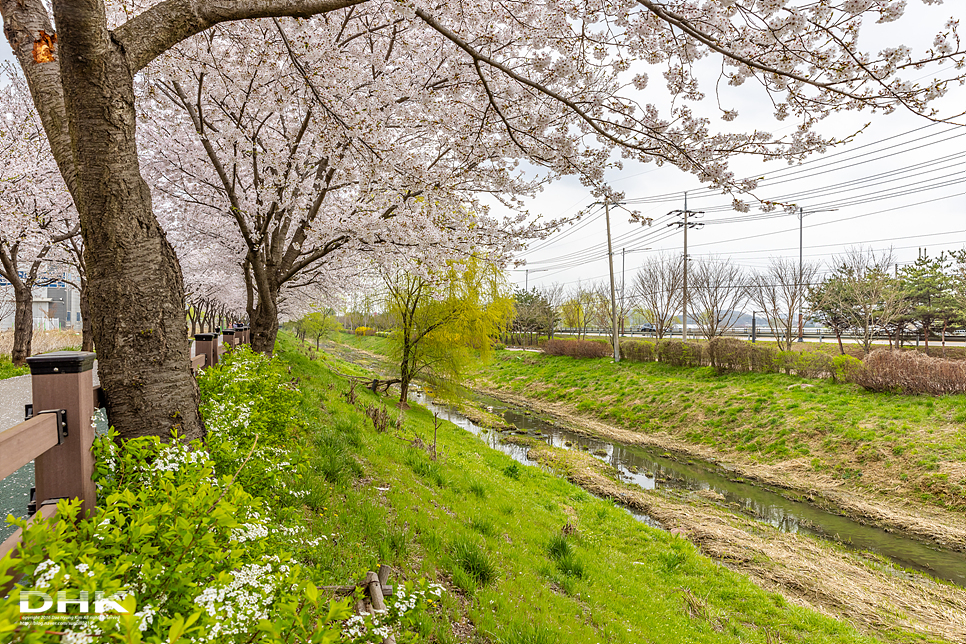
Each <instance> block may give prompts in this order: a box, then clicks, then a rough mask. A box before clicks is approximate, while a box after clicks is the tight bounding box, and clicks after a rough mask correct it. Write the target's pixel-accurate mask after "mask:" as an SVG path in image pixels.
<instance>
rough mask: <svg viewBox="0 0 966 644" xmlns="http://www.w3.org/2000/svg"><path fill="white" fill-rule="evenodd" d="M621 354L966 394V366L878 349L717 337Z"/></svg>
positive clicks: (634, 343) (626, 348) (640, 344)
mask: <svg viewBox="0 0 966 644" xmlns="http://www.w3.org/2000/svg"><path fill="white" fill-rule="evenodd" d="M605 355H606V352H605ZM621 355H622V356H623V358H624V359H625V360H630V361H633V362H663V363H665V364H669V365H672V366H676V367H713V368H714V369H716V370H717V371H719V372H758V373H778V372H784V373H787V374H792V373H794V374H796V375H799V376H801V377H803V378H831V379H832V380H835V381H838V382H851V383H855V384H857V385H860V386H862V387H864V388H865V389H868V390H869V391H891V392H896V393H903V394H927V395H933V396H941V395H945V394H961V393H966V362H963V361H961V360H945V359H942V358H933V357H930V356H927V355H925V354H923V353H920V352H917V351H906V350H903V351H893V350H889V349H877V350H875V351H873V352H872V353H870V354H869V355H868V356H866V357H865V359H864V360H858V359H857V358H854V357H852V356H850V355H836V356H833V355H829V354H827V353H823V352H821V351H814V352H813V351H779V350H778V349H776V348H774V347H771V346H768V345H759V344H752V343H750V342H745V341H744V340H736V339H733V338H715V339H713V340H712V341H711V342H708V343H699V342H684V341H682V340H658V341H656V342H651V341H648V340H625V341H624V342H621Z"/></svg>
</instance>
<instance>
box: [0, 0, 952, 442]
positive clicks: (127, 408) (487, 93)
mask: <svg viewBox="0 0 966 644" xmlns="http://www.w3.org/2000/svg"><path fill="white" fill-rule="evenodd" d="M926 1H928V2H930V3H934V2H933V0H926ZM905 5H906V2H905V0H832V1H831V2H811V1H808V2H806V1H804V0H803V1H798V0H764V1H762V0H702V1H700V2H699V1H697V0H666V1H663V2H662V1H659V0H622V1H618V2H612V1H607V2H604V1H603V0H591V1H590V2H579V3H578V2H570V1H568V0H547V1H545V2H528V3H512V4H507V3H495V4H494V3H488V2H478V1H476V0H467V1H466V2H461V3H437V4H428V3H423V2H422V1H421V0H415V1H411V0H399V1H398V2H394V3H386V2H378V1H374V2H367V1H365V0H236V1H234V2H230V3H227V2H217V1H214V0H209V1H204V0H198V1H195V2H186V1H185V0H165V1H163V2H159V3H157V4H153V5H151V6H150V7H148V8H145V9H143V10H136V11H133V12H132V13H131V14H130V15H129V16H128V15H123V17H122V18H119V19H116V20H114V21H109V20H108V17H107V11H106V9H105V6H104V3H103V1H102V0H90V1H88V2H83V3H80V2H72V1H70V0H53V3H52V12H53V18H54V19H55V21H56V24H57V26H58V28H59V31H58V32H56V33H55V32H54V30H53V27H52V20H51V15H50V13H49V12H48V10H47V7H46V5H45V4H44V2H43V1H42V0H0V12H2V14H3V17H4V23H5V25H4V26H5V29H4V31H5V35H6V36H7V39H8V41H9V42H10V43H11V45H12V47H13V50H14V53H15V55H16V57H17V59H18V61H19V62H20V64H21V66H22V67H23V69H24V71H25V74H26V77H27V80H28V82H29V85H30V89H31V93H32V95H33V98H34V104H35V105H36V107H37V110H38V112H39V113H40V115H41V118H42V121H43V124H44V128H45V130H46V132H47V136H48V139H49V140H50V144H51V149H52V151H53V154H54V156H55V158H56V160H57V163H58V165H59V167H60V170H61V173H62V175H63V177H64V180H65V183H66V184H67V187H68V189H69V190H70V192H71V194H72V195H73V197H74V200H75V203H76V204H77V206H78V210H79V212H80V217H81V222H82V230H83V235H84V243H85V249H86V250H85V252H86V256H85V259H86V263H87V268H88V272H89V276H88V282H89V289H90V301H91V317H92V318H93V325H94V333H95V341H96V344H97V348H98V355H99V359H100V364H101V370H100V373H101V380H102V383H104V385H105V390H106V391H107V403H108V412H109V414H110V415H111V418H112V422H113V423H114V424H115V426H116V427H118V429H119V431H120V432H121V434H122V436H135V435H140V434H161V435H166V434H167V433H168V431H169V429H171V428H172V427H174V426H177V427H178V428H179V429H180V430H181V431H182V432H184V433H185V434H186V435H188V436H191V437H194V436H199V435H202V433H203V428H202V425H201V421H200V417H199V415H198V412H197V386H196V384H195V383H194V381H193V380H192V378H191V374H190V371H189V365H188V342H187V325H186V321H185V317H184V284H183V276H182V274H181V271H180V268H179V266H178V261H177V257H176V254H175V251H174V249H173V247H172V246H171V244H170V243H169V242H168V241H167V239H166V237H165V235H164V232H163V230H162V228H161V226H160V225H159V223H158V220H157V217H156V216H155V213H154V209H153V205H152V197H151V192H150V190H149V189H148V187H147V185H146V183H145V182H144V180H143V178H142V176H141V172H140V163H139V158H138V149H137V143H136V124H137V120H138V118H137V116H138V115H137V112H136V96H135V89H134V78H135V75H136V74H137V73H138V72H140V71H142V70H144V69H145V67H147V66H148V65H149V64H150V63H151V62H152V61H153V60H154V59H156V58H157V57H158V56H160V55H162V54H163V53H164V52H165V51H167V50H168V49H170V48H172V47H173V46H175V45H177V44H178V43H179V42H181V41H183V40H185V39H187V38H190V37H191V36H194V35H196V34H199V33H201V32H203V31H205V30H206V29H208V28H210V27H212V26H214V25H216V24H219V23H222V22H227V21H236V20H248V19H255V18H266V17H271V16H290V17H298V18H308V17H310V16H312V15H315V14H320V15H321V14H324V15H325V17H326V18H327V19H328V20H329V21H331V22H333V23H335V22H343V21H345V19H346V17H347V16H350V15H352V16H357V15H360V14H365V15H368V16H370V21H371V23H372V24H373V25H374V28H375V26H379V25H381V24H383V20H382V17H384V16H386V15H387V14H388V15H392V16H394V19H393V21H396V20H398V21H400V23H399V24H405V25H407V26H408V25H414V29H415V28H418V29H419V31H420V32H421V34H422V36H421V37H420V38H413V39H412V41H411V42H412V43H413V45H412V47H414V49H411V50H406V49H402V48H400V49H396V48H393V50H392V51H390V52H388V58H389V60H403V59H405V58H406V57H415V58H416V60H418V61H421V62H422V63H424V64H426V65H431V64H432V63H433V62H434V61H435V60H438V59H440V58H441V57H459V58H460V60H462V62H463V65H462V68H461V69H462V70H464V71H465V73H467V74H475V76H476V80H475V81H474V82H473V84H472V85H470V84H468V83H467V84H466V85H465V86H464V87H465V88H466V89H467V96H472V97H473V98H474V100H473V101H472V102H469V103H461V102H455V103H452V105H451V106H452V114H453V122H454V124H455V126H457V127H461V126H463V125H464V123H463V121H462V120H461V116H462V115H463V114H464V113H476V114H477V115H479V111H480V110H481V109H482V110H483V111H485V117H486V118H487V119H489V122H491V123H496V124H497V125H501V126H502V128H501V129H500V130H499V132H500V133H501V136H502V137H503V139H504V143H505V144H506V145H509V146H515V147H516V148H518V149H519V150H520V152H521V153H522V154H525V155H526V157H527V158H528V159H530V160H531V162H533V163H537V164H541V165H543V166H545V167H547V168H549V169H551V170H552V171H554V172H558V173H572V174H576V175H579V176H581V177H582V178H583V180H584V181H587V182H589V183H591V184H594V183H597V185H596V190H597V192H598V193H599V194H602V195H606V193H607V192H608V191H607V188H606V186H603V185H601V184H600V183H599V182H600V180H601V179H602V177H603V172H604V168H605V167H606V166H607V163H608V161H609V160H611V158H612V152H614V151H615V150H616V149H618V148H619V149H620V151H621V154H624V155H628V156H632V157H634V158H637V159H640V160H643V161H656V162H661V163H664V162H668V163H673V164H675V165H677V166H679V167H681V168H683V169H684V170H686V171H689V172H694V173H695V174H697V175H698V176H699V177H700V178H701V179H702V180H707V181H712V182H717V183H719V184H727V183H729V182H732V177H731V175H730V173H729V170H728V165H727V162H728V159H729V157H731V156H732V155H734V154H737V153H752V154H760V155H764V156H768V157H775V158H780V157H787V158H798V157H799V156H801V155H803V154H805V153H808V152H810V151H814V150H820V149H822V148H823V147H824V146H825V145H827V144H828V143H829V142H830V140H829V139H828V138H826V137H823V136H821V135H820V134H819V133H817V130H816V129H815V127H816V125H817V124H818V122H819V121H820V120H821V119H822V118H824V117H825V116H827V115H828V114H830V113H832V112H835V111H840V110H843V109H866V108H869V109H873V110H878V111H883V112H887V111H891V110H895V109H898V108H903V109H909V110H912V111H914V112H917V113H921V114H923V115H925V116H927V117H929V118H939V115H938V114H937V113H935V112H933V111H932V109H931V108H930V106H929V102H930V101H931V100H933V99H935V98H939V97H941V96H942V95H943V94H944V93H945V91H946V89H947V87H948V83H949V82H950V81H952V80H956V79H958V78H960V77H961V76H960V75H959V74H960V72H961V70H962V66H963V63H964V58H963V51H962V49H961V46H960V42H959V37H958V33H957V23H956V21H955V20H950V21H949V22H948V23H947V24H946V25H945V26H943V27H942V31H941V33H939V34H938V35H937V37H936V39H935V40H934V42H933V46H932V48H931V49H930V50H929V51H926V52H923V54H922V56H921V57H920V58H913V56H912V52H911V51H910V50H909V48H908V47H906V46H903V45H900V46H896V47H891V48H887V49H884V50H883V51H881V52H879V53H878V54H869V53H867V52H864V51H862V50H861V49H860V47H859V45H858V43H859V37H860V33H861V31H862V30H861V26H862V22H863V20H866V19H870V18H871V19H875V20H880V21H892V20H897V19H899V18H901V17H902V15H903V12H904V10H905ZM363 24H365V23H363ZM391 24H392V23H391ZM391 24H390V26H388V27H382V29H386V28H388V29H390V30H391V29H392V26H391ZM368 33H369V31H368V30H367V31H365V32H361V33H360V36H359V37H360V38H364V37H365V36H366V35H367V34H368ZM706 58H707V59H710V58H718V59H719V60H720V72H719V73H717V78H714V77H712V78H711V79H699V78H698V76H699V75H700V74H699V72H698V69H699V68H698V66H697V65H698V61H701V60H702V59H706ZM376 62H377V60H376V58H375V57H373V60H372V63H373V64H375V63H376ZM339 63H340V61H339V59H338V58H336V59H335V60H327V61H325V64H326V65H328V66H330V67H333V68H334V67H337V66H338V65H339ZM950 63H953V64H955V65H956V66H957V69H958V70H959V71H956V72H953V73H951V74H950V75H949V76H948V77H947V78H946V79H944V80H935V81H930V82H928V83H925V84H919V83H916V82H913V81H912V80H910V78H911V77H920V76H922V74H923V71H922V70H923V66H924V65H926V64H932V65H936V66H940V65H944V66H948V65H949V64H950ZM642 64H645V65H652V66H653V65H660V66H662V67H663V75H664V78H665V81H666V84H667V86H668V90H669V92H670V94H671V97H672V99H673V100H672V102H671V103H670V107H669V108H666V109H665V110H663V111H662V110H660V109H659V108H658V107H657V106H656V105H654V104H652V103H649V102H648V99H647V89H648V85H647V84H648V77H647V74H646V73H645V71H644V70H643V69H642V68H641V65H642ZM713 75H714V74H713ZM440 80H443V79H442V78H441V79H440ZM699 80H705V81H708V80H710V81H711V82H712V83H714V82H717V81H722V82H724V83H728V84H731V85H741V84H742V83H746V82H748V81H753V82H754V83H756V84H758V85H759V86H760V87H761V88H762V89H763V91H764V92H766V93H767V95H768V97H769V98H770V99H771V100H772V102H773V104H774V107H775V114H776V116H777V117H778V118H779V119H788V118H793V119H796V120H797V123H798V126H799V127H798V128H796V130H795V131H794V132H793V133H792V134H791V135H789V136H788V137H786V138H783V139H779V138H776V137H774V136H772V135H771V134H769V133H766V132H762V131H758V130H753V131H751V132H738V133H734V132H718V131H715V130H714V129H713V128H712V126H711V123H710V121H708V120H707V119H705V118H702V117H700V116H698V115H697V114H696V113H695V112H694V111H693V110H692V106H691V105H690V104H689V103H688V101H690V100H696V99H699V98H700V97H701V96H702V84H701V83H699ZM471 89H472V90H474V92H472V93H471V92H469V90H471ZM400 98H401V97H400ZM734 116H735V113H734V110H731V109H729V108H728V107H727V106H724V108H723V117H724V118H725V119H733V118H734ZM463 134H464V135H465V136H467V137H472V136H474V132H473V131H471V130H467V131H465V132H464V133H463ZM413 162H414V164H418V163H419V162H420V160H419V159H414V160H413ZM404 188H405V186H401V187H400V189H404ZM149 296H150V297H149Z"/></svg>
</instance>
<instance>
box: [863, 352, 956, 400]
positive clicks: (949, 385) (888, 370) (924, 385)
mask: <svg viewBox="0 0 966 644" xmlns="http://www.w3.org/2000/svg"><path fill="white" fill-rule="evenodd" d="M855 382H856V383H857V384H859V385H861V386H862V387H865V388H866V389H868V390H869V391H891V392H895V393H903V394H929V395H933V396H942V395H944V394H962V393H966V363H963V362H962V361H959V360H943V359H942V358H931V357H929V356H927V355H924V354H922V353H918V352H914V351H888V350H886V349H878V350H876V351H873V352H872V353H870V354H869V355H867V356H866V357H865V360H863V369H861V370H860V371H859V372H858V373H857V374H856V378H855Z"/></svg>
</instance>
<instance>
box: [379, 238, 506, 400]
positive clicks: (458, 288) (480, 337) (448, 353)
mask: <svg viewBox="0 0 966 644" xmlns="http://www.w3.org/2000/svg"><path fill="white" fill-rule="evenodd" d="M383 280H384V281H385V284H386V312H387V313H389V314H390V315H391V316H392V318H393V322H394V325H393V329H392V332H391V333H390V334H389V339H390V342H391V343H392V353H391V355H392V358H393V360H394V361H395V363H396V364H398V365H399V382H400V389H401V391H400V394H399V405H400V407H405V406H406V399H407V398H408V396H409V384H410V383H411V382H412V381H413V379H414V378H416V377H417V376H423V377H425V378H429V379H431V380H433V381H434V382H435V383H437V384H438V385H452V384H455V383H458V382H460V381H461V380H462V379H463V378H464V376H465V374H466V372H467V370H468V368H469V367H470V366H471V365H473V364H474V362H475V361H476V360H477V359H486V358H487V357H489V355H490V352H491V351H492V344H493V338H495V337H498V336H499V335H500V333H502V332H503V331H504V330H505V329H506V327H507V325H508V324H509V323H510V320H512V319H513V300H512V297H511V296H510V291H509V287H508V286H507V283H506V280H505V278H504V275H503V271H502V270H501V269H500V268H499V267H498V266H495V265H494V264H491V263H489V262H486V261H484V260H481V259H479V258H475V257H471V258H469V259H467V260H463V261H459V262H451V263H450V264H449V265H448V266H447V268H446V269H445V270H444V271H439V272H436V273H430V274H428V275H420V274H416V273H411V272H405V271H399V272H396V273H392V274H390V273H384V274H383Z"/></svg>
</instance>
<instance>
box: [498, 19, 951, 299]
mask: <svg viewBox="0 0 966 644" xmlns="http://www.w3.org/2000/svg"><path fill="white" fill-rule="evenodd" d="M964 5H966V2H963V0H956V1H955V2H947V3H946V4H945V5H941V6H938V7H924V6H923V5H921V4H920V3H918V2H915V1H913V2H910V3H909V9H908V12H907V15H906V17H905V18H904V19H903V21H902V22H901V23H896V24H892V25H886V26H880V25H873V26H872V28H871V29H869V30H868V31H867V32H866V33H864V34H863V38H864V42H865V43H866V44H865V48H866V49H868V50H871V51H873V52H876V51H878V50H879V48H881V47H882V46H895V45H896V44H898V42H902V43H905V44H907V45H909V46H911V47H913V49H914V50H915V51H917V52H922V51H923V50H924V49H925V48H926V47H928V45H929V44H930V43H931V40H932V37H933V34H934V33H935V32H936V31H938V30H939V29H940V28H941V26H942V23H943V22H945V20H946V19H948V18H949V17H950V16H951V15H954V14H962V13H963V10H964V9H966V6H964ZM715 65H716V63H715V62H713V61H709V62H708V64H707V69H708V71H710V72H711V74H712V75H711V76H705V77H704V78H702V80H703V84H702V88H703V89H704V90H705V92H707V93H709V94H710V93H713V90H714V79H715V76H714V68H715ZM632 71H633V70H632ZM952 73H954V70H951V69H947V70H945V74H947V75H951V74H952ZM921 74H922V75H923V77H924V78H923V80H927V79H929V78H933V77H936V76H937V75H938V76H940V77H941V76H942V75H943V72H941V71H939V70H937V69H936V68H933V69H931V70H929V73H928V74H925V72H922V73H921ZM650 76H651V78H652V86H651V87H649V88H648V90H647V92H654V93H655V95H656V96H658V95H657V94H656V93H657V91H658V88H657V86H658V85H659V84H660V83H659V81H661V80H663V79H662V78H661V77H660V76H656V75H655V74H653V73H651V74H650ZM914 78H915V76H914ZM728 89H729V93H728V94H727V95H725V96H723V105H724V107H727V108H737V109H738V110H739V114H740V116H739V119H738V120H737V121H736V122H735V123H734V124H731V125H736V126H738V127H739V128H740V127H744V129H745V130H746V131H750V130H752V129H754V128H755V127H758V128H760V129H764V130H766V131H771V132H772V133H773V134H781V133H782V128H785V129H786V131H787V129H788V128H789V127H794V124H789V123H788V122H786V123H783V124H779V123H777V122H775V121H773V119H772V118H771V113H770V110H769V109H768V107H769V106H768V105H767V103H766V101H765V100H764V95H763V94H761V93H759V92H758V91H756V89H755V87H754V86H753V84H752V83H751V82H748V83H746V84H745V85H743V86H741V87H738V88H728ZM648 98H649V99H650V100H651V101H653V102H654V103H656V104H657V105H658V106H659V107H660V108H662V110H663V109H664V106H665V105H666V102H664V103H661V102H660V99H659V97H658V98H655V97H648ZM709 102H710V101H709ZM939 105H941V106H942V107H943V108H944V109H945V111H946V112H947V113H952V112H959V111H962V110H963V109H964V108H966V90H964V88H963V87H960V86H956V87H955V88H954V89H953V90H951V92H950V94H949V95H948V96H947V97H946V98H944V99H943V101H942V102H941V103H939ZM759 106H761V107H759ZM704 113H705V114H706V115H707V116H709V117H711V118H712V119H713V122H714V123H715V124H716V125H717V124H722V122H721V121H720V119H719V117H718V113H717V111H716V110H715V109H713V106H709V108H708V109H706V110H705V112H704ZM866 123H868V124H869V125H868V127H867V128H866V129H865V131H864V132H863V133H862V134H861V135H859V136H858V137H856V138H855V139H854V141H852V142H851V143H849V144H846V145H842V146H839V147H836V148H835V149H832V150H830V151H829V152H827V153H826V154H824V155H815V156H813V157H811V158H810V159H809V160H807V161H806V162H805V163H803V164H801V165H798V166H789V165H788V164H787V163H786V162H784V161H772V162H769V163H763V162H761V161H760V160H757V159H739V160H737V161H735V162H734V163H733V169H734V170H735V174H736V176H739V177H744V176H765V177H767V180H766V181H764V182H762V184H761V187H760V188H759V189H758V190H757V191H756V193H757V194H758V196H760V197H762V198H766V199H774V200H781V201H784V202H791V203H795V204H798V205H800V206H802V207H803V208H804V209H805V211H806V215H805V217H804V221H803V229H802V236H803V247H804V248H803V255H804V260H805V261H806V262H809V261H815V262H821V263H822V264H826V263H828V262H829V261H831V260H832V259H833V257H834V256H835V255H836V254H840V253H842V252H843V251H844V250H845V249H846V248H847V247H848V246H853V245H865V246H870V247H872V248H873V249H876V250H884V249H888V248H890V247H891V248H892V249H893V250H894V253H895V256H896V257H897V259H898V260H899V261H900V263H901V262H909V261H913V260H915V258H916V256H917V254H918V252H919V248H926V249H928V252H929V254H930V255H935V254H938V253H939V252H940V251H941V250H948V249H951V248H962V247H964V246H966V127H961V126H960V127H957V126H954V125H947V124H931V123H930V121H928V120H926V119H924V118H922V117H918V116H915V115H912V114H909V113H900V112H896V113H893V114H890V115H879V114H871V113H869V112H868V111H865V112H859V113H852V114H845V115H836V116H835V117H830V118H829V119H827V120H826V121H824V122H823V123H822V124H821V125H820V126H819V127H820V130H821V131H822V132H824V133H832V134H834V135H835V136H846V135H848V134H850V133H852V132H855V131H857V130H859V129H860V128H861V127H862V126H863V125H865V124H866ZM729 127H730V126H729ZM608 179H609V180H610V182H611V183H612V185H613V187H614V188H615V189H617V190H620V191H623V192H624V193H625V194H626V199H627V201H628V205H627V206H626V207H627V208H629V209H634V210H637V211H639V212H640V213H641V214H642V215H644V216H646V217H652V218H653V219H654V223H653V225H652V226H651V227H650V228H642V227H641V225H640V224H630V223H628V216H627V213H626V212H624V211H622V210H620V209H616V208H612V209H611V226H612V232H613V237H614V252H615V265H614V268H615V271H616V273H617V276H618V280H619V279H620V274H621V271H622V259H623V263H624V265H625V267H626V268H625V270H626V274H627V278H628V280H630V279H631V277H632V275H633V273H634V271H635V270H636V268H637V266H639V264H640V262H641V261H642V260H644V259H645V258H646V257H647V256H649V255H651V254H652V253H655V252H660V251H666V252H675V253H681V252H682V245H683V235H682V232H681V230H680V228H677V227H668V225H667V224H668V223H670V222H671V221H674V220H675V217H669V216H668V214H667V213H669V212H670V211H672V210H675V209H682V208H684V193H685V191H687V193H688V208H689V209H691V210H703V211H706V214H704V215H703V217H702V218H700V219H699V220H698V221H701V222H704V223H705V224H706V225H705V226H704V227H703V228H701V229H691V230H690V231H689V233H688V252H689V255H690V256H691V257H692V259H695V258H699V257H702V256H709V255H716V256H719V257H721V258H722V259H724V260H727V261H732V262H735V263H737V264H739V265H741V266H744V267H747V268H748V269H749V270H754V269H758V268H762V267H764V266H765V265H766V264H767V263H768V259H769V257H772V256H786V257H793V258H794V259H795V260H796V261H797V259H798V255H799V222H798V217H797V216H795V215H788V214H784V213H783V212H774V213H770V215H769V218H764V219H762V218H760V217H761V216H762V213H761V212H760V211H759V210H758V209H756V208H753V209H752V211H751V212H750V213H747V214H742V213H737V212H734V211H732V210H731V206H730V204H731V197H729V196H726V195H722V194H721V193H720V191H715V190H711V189H708V188H707V187H705V186H703V185H701V183H700V182H699V181H698V180H697V179H696V178H695V177H693V176H692V175H689V174H686V173H684V172H682V171H680V170H678V169H676V168H673V167H669V166H665V167H662V168H659V167H656V166H655V165H654V164H648V165H643V164H637V163H625V167H624V169H623V170H622V171H617V172H611V173H609V174H608ZM594 201H595V200H594V198H593V197H592V196H591V195H590V192H589V190H588V189H586V188H584V187H583V186H581V185H580V184H579V182H578V181H576V180H565V181H562V182H559V183H557V184H555V185H553V186H552V187H551V188H550V189H547V190H545V191H544V193H542V194H541V195H540V196H539V197H538V198H537V199H535V200H533V201H532V202H531V204H530V208H531V210H532V211H533V212H535V213H541V214H543V215H545V216H546V217H548V218H556V217H562V216H572V215H574V214H576V213H577V212H578V211H580V210H582V209H587V208H589V207H591V204H593V202H594ZM832 209H834V210H835V211H834V212H829V211H830V210H832ZM810 210H811V211H814V212H813V214H807V213H808V211H810ZM822 211H825V212H822ZM645 248H649V249H651V250H643V249H645ZM622 249H624V250H625V251H626V252H625V253H624V255H623V257H622ZM519 259H521V260H525V261H526V265H525V266H522V267H519V268H518V269H516V270H513V271H512V272H511V275H512V278H511V280H512V282H513V283H514V284H516V285H519V286H521V287H522V286H524V284H525V283H528V284H529V286H531V287H533V286H544V285H549V284H551V283H554V282H556V283H561V284H564V285H565V286H567V287H568V288H570V287H574V286H576V285H577V284H578V283H580V282H583V283H584V284H586V283H588V282H594V281H598V280H606V279H607V277H608V268H607V242H606V234H605V225H604V216H603V211H602V210H601V209H600V208H599V207H594V208H591V210H590V214H588V215H587V216H585V217H584V218H583V219H581V221H580V222H579V223H577V224H575V225H573V226H568V227H567V228H565V229H563V230H562V231H560V232H559V233H557V234H555V235H553V236H552V237H551V238H550V239H549V240H546V241H538V242H534V243H532V244H530V248H529V250H528V251H527V252H525V253H522V254H521V255H520V256H519Z"/></svg>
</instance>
